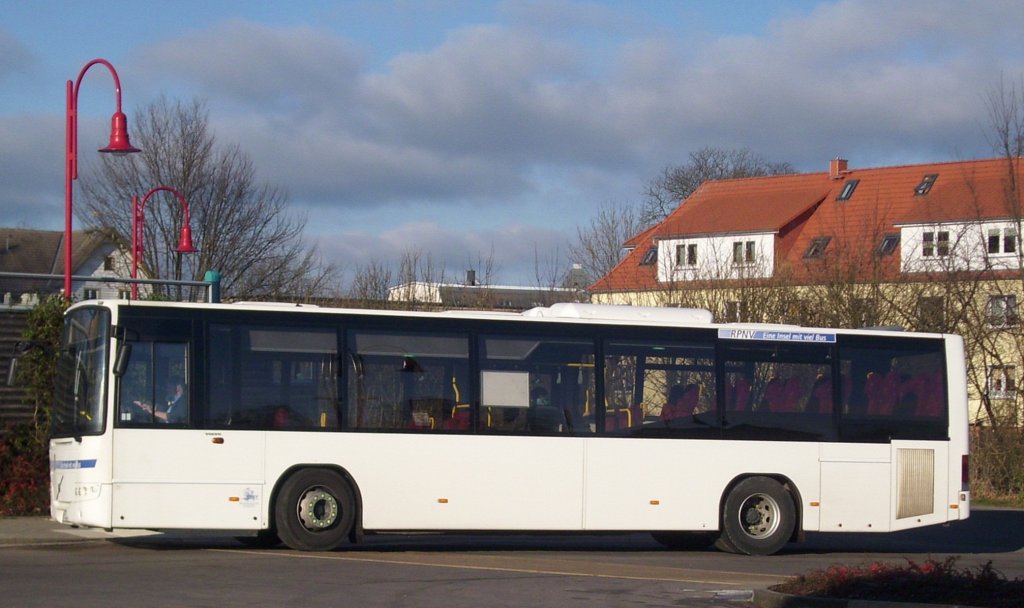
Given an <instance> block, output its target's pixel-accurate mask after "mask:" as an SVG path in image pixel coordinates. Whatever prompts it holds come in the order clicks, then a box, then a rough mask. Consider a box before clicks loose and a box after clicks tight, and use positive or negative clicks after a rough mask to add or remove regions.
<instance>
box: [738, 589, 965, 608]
mask: <svg viewBox="0 0 1024 608" xmlns="http://www.w3.org/2000/svg"><path fill="white" fill-rule="evenodd" d="M753 604H754V605H755V606H757V607H758V608H975V607H973V606H968V605H966V604H955V605H954V604H924V603H921V602H885V601H878V600H848V599H842V598H835V597H810V596H805V595H790V594H788V593H779V592H778V591H772V590H771V589H754V598H753Z"/></svg>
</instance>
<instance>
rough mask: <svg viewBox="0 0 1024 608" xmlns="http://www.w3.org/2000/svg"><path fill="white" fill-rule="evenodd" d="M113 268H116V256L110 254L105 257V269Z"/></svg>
mask: <svg viewBox="0 0 1024 608" xmlns="http://www.w3.org/2000/svg"><path fill="white" fill-rule="evenodd" d="M113 269H114V256H112V255H108V256H107V257H105V258H103V270H113Z"/></svg>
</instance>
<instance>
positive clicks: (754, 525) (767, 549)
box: [715, 477, 796, 555]
mask: <svg viewBox="0 0 1024 608" xmlns="http://www.w3.org/2000/svg"><path fill="white" fill-rule="evenodd" d="M795 527H796V506H794V504H793V497H792V496H791V495H790V494H789V492H788V491H787V490H786V488H784V487H783V486H782V484H780V483H779V482H778V481H775V480H774V479H771V478H769V477H748V478H747V479H744V480H743V481H741V482H740V483H738V484H736V487H734V488H733V489H732V490H731V491H730V492H729V495H728V497H727V498H726V499H725V504H724V505H723V507H722V534H721V536H720V537H719V539H718V541H717V542H716V543H715V546H717V547H718V548H719V549H722V550H724V551H729V552H732V553H745V554H747V555H771V554H773V553H776V552H778V551H779V550H780V549H782V548H783V547H784V546H786V543H788V542H789V539H790V537H792V535H793V530H794V528H795Z"/></svg>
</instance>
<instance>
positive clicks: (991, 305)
mask: <svg viewBox="0 0 1024 608" xmlns="http://www.w3.org/2000/svg"><path fill="white" fill-rule="evenodd" d="M1018 323H1020V315H1019V313H1018V310H1017V296H989V298H988V324H989V326H990V327H1016V326H1017V324H1018Z"/></svg>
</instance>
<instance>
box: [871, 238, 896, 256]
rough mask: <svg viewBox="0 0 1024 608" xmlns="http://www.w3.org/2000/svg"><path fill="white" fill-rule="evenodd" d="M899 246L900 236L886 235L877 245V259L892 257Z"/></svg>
mask: <svg viewBox="0 0 1024 608" xmlns="http://www.w3.org/2000/svg"><path fill="white" fill-rule="evenodd" d="M899 246H900V235H898V234H887V235H885V236H883V237H882V242H881V243H879V244H878V249H877V250H876V253H877V254H878V257H880V258H881V257H886V256H890V255H892V253H893V252H894V251H896V248H897V247H899Z"/></svg>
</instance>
